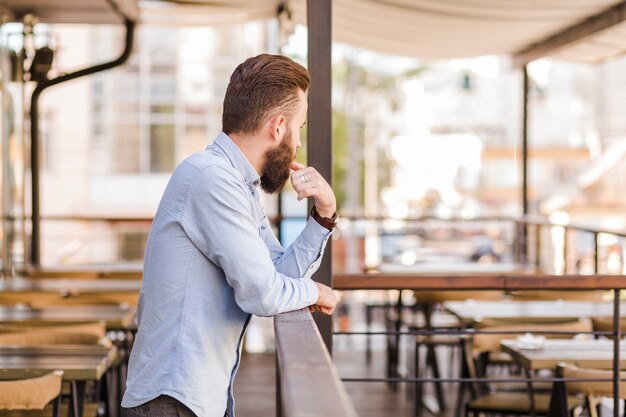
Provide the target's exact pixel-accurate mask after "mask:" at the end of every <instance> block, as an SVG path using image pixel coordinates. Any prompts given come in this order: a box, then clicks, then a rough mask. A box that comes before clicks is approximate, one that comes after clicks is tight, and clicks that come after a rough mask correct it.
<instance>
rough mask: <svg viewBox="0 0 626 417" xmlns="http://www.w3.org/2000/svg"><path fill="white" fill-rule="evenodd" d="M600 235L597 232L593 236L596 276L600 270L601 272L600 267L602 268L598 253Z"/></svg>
mask: <svg viewBox="0 0 626 417" xmlns="http://www.w3.org/2000/svg"><path fill="white" fill-rule="evenodd" d="M598 235H599V233H598V232H596V233H594V234H593V270H594V274H596V275H597V274H598V270H599V266H600V262H599V253H598V252H599V251H598Z"/></svg>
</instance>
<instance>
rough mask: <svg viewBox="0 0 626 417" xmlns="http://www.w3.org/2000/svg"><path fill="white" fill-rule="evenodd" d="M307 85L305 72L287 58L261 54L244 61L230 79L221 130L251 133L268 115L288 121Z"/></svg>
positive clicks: (254, 131) (259, 126)
mask: <svg viewBox="0 0 626 417" xmlns="http://www.w3.org/2000/svg"><path fill="white" fill-rule="evenodd" d="M309 82H310V78H309V72H308V71H307V70H306V69H305V68H304V67H303V66H302V65H300V64H297V63H296V62H294V61H292V60H291V59H289V58H287V57H284V56H281V55H269V54H262V55H258V56H255V57H252V58H248V59H247V60H245V61H244V62H243V63H242V64H240V65H239V66H238V67H237V68H236V69H235V71H234V72H233V74H232V75H231V76H230V82H229V83H228V88H227V89H226V95H225V97H224V112H223V114H222V131H224V133H226V134H230V133H246V134H254V133H257V132H258V131H259V130H260V129H261V127H262V125H263V123H264V122H265V120H267V118H268V117H269V116H272V115H274V114H284V115H285V117H286V118H287V119H290V118H291V117H292V116H293V115H294V113H295V112H296V109H297V107H296V103H297V102H298V91H299V90H302V91H303V92H306V91H307V89H308V88H309ZM272 113H273V114H272Z"/></svg>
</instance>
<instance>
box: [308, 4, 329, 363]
mask: <svg viewBox="0 0 626 417" xmlns="http://www.w3.org/2000/svg"><path fill="white" fill-rule="evenodd" d="M331 3H332V1H331V0H307V6H308V16H307V23H308V29H309V32H308V67H309V73H310V74H311V87H310V88H309V114H308V120H307V126H308V130H307V153H308V165H310V166H313V167H315V169H317V170H318V171H319V173H320V174H321V175H322V176H323V177H324V178H325V179H326V180H327V181H328V182H329V183H330V184H331V185H332V137H331V135H332V110H331V44H332V37H331V15H332V8H331ZM311 205H312V202H311V201H309V208H310V206H311ZM315 280H316V281H319V282H320V283H322V284H325V285H328V286H330V287H332V285H333V283H332V245H331V242H330V241H329V242H328V245H327V247H326V252H325V255H324V261H323V262H322V265H321V266H320V268H319V270H318V271H317V273H316V274H315ZM316 316H317V317H315V323H316V324H317V327H318V329H319V330H320V333H321V334H322V338H323V339H324V343H325V344H326V347H327V348H328V351H329V352H332V337H333V334H332V321H331V318H330V317H328V316H322V315H316Z"/></svg>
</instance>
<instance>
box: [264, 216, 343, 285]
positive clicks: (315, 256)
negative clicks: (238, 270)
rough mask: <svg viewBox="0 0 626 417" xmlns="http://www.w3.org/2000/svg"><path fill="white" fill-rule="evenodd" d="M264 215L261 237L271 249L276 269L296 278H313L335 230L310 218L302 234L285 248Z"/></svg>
mask: <svg viewBox="0 0 626 417" xmlns="http://www.w3.org/2000/svg"><path fill="white" fill-rule="evenodd" d="M262 217H263V221H262V224H263V226H262V227H263V231H262V234H261V237H262V238H263V240H264V241H265V244H266V246H267V247H268V249H269V250H270V254H271V257H272V261H273V262H274V265H275V266H276V270H277V271H279V272H281V273H283V274H285V275H289V276H290V277H295V278H311V276H312V275H313V274H314V273H315V271H317V270H318V268H319V266H320V264H321V263H322V255H323V254H324V249H325V248H326V243H327V242H328V239H329V238H330V236H331V235H332V233H333V231H332V230H328V229H326V228H325V227H323V226H322V225H320V224H319V223H318V222H317V221H315V219H313V218H309V220H308V221H307V222H306V225H305V227H304V229H303V230H302V232H301V233H300V235H298V237H297V238H296V240H294V242H293V243H292V244H291V245H289V247H288V248H287V249H284V248H283V247H282V245H281V244H280V242H279V241H278V239H277V238H276V235H274V233H273V232H272V229H271V227H270V225H269V221H268V220H267V217H266V216H265V215H264V214H262Z"/></svg>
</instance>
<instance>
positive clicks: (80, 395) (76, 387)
mask: <svg viewBox="0 0 626 417" xmlns="http://www.w3.org/2000/svg"><path fill="white" fill-rule="evenodd" d="M71 386H72V405H71V407H70V409H69V414H70V416H72V417H83V414H84V413H83V412H84V404H85V381H72V382H71Z"/></svg>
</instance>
